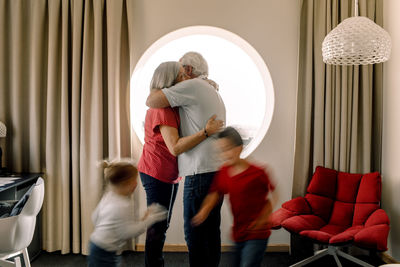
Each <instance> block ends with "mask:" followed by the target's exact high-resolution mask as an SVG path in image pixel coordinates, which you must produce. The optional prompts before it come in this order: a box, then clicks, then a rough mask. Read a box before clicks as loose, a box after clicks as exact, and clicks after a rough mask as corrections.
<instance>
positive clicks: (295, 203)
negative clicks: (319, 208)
mask: <svg viewBox="0 0 400 267" xmlns="http://www.w3.org/2000/svg"><path fill="white" fill-rule="evenodd" d="M282 208H284V209H287V210H289V211H292V212H294V213H295V214H296V215H300V214H311V208H310V205H308V202H307V200H306V199H305V198H304V197H296V198H294V199H292V200H289V201H286V202H285V203H283V204H282Z"/></svg>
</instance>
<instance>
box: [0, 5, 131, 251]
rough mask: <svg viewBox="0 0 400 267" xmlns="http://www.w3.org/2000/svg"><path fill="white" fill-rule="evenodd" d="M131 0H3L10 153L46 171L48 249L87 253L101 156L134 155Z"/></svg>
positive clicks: (3, 111) (0, 26)
mask: <svg viewBox="0 0 400 267" xmlns="http://www.w3.org/2000/svg"><path fill="white" fill-rule="evenodd" d="M128 2H130V1H128ZM128 2H127V0H108V1H106V0H86V1H84V0H35V1H31V0H0V34H1V37H2V38H1V39H0V57H1V58H0V70H1V73H0V120H1V121H3V122H4V123H5V124H6V126H7V133H8V135H7V139H6V149H5V152H6V153H5V158H6V159H7V160H6V162H7V168H8V169H10V170H12V171H15V172H43V174H44V175H43V176H44V178H45V185H46V187H45V190H46V191H45V192H46V193H45V201H44V205H43V231H42V232H43V248H44V249H45V250H47V251H56V250H61V252H62V253H69V252H74V253H83V254H87V245H88V242H89V236H90V234H91V232H92V230H93V226H92V222H91V213H92V211H93V209H94V208H95V206H96V205H97V203H98V201H99V199H100V197H101V195H102V193H103V190H104V182H103V173H102V171H101V170H100V169H99V168H98V166H97V163H98V162H99V161H100V160H101V159H103V158H110V159H114V158H120V157H131V156H132V153H131V151H132V149H131V147H132V142H131V131H130V124H129V112H128V111H129V82H130V74H131V71H132V70H133V66H132V63H131V62H132V60H131V59H132V58H133V57H132V55H131V52H130V51H131V50H132V44H131V43H130V42H131V41H132V37H131V36H129V35H130V34H131V33H132V29H130V28H129V27H131V26H132V25H131V22H129V21H128V20H129V16H128V8H127V7H128V6H130V7H132V3H128ZM129 12H132V11H131V10H129Z"/></svg>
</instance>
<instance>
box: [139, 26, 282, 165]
mask: <svg viewBox="0 0 400 267" xmlns="http://www.w3.org/2000/svg"><path fill="white" fill-rule="evenodd" d="M188 51H196V52H199V53H201V54H202V55H203V56H204V58H205V59H206V60H207V62H208V67H209V78H210V79H212V80H214V81H215V82H217V83H218V84H219V92H220V94H221V96H222V98H223V100H224V103H225V106H226V110H227V121H226V125H227V126H233V127H236V128H237V129H238V130H239V131H240V133H241V134H242V137H243V139H244V141H245V149H244V151H243V153H242V157H247V156H248V155H249V154H250V153H251V152H252V151H253V150H254V149H255V148H256V147H257V146H258V145H259V143H260V142H261V141H262V139H263V138H264V136H265V134H266V132H267V130H268V127H269V125H270V122H271V119H272V114H273V109H274V90H273V84H272V79H271V76H270V73H269V71H268V68H267V66H266V65H265V63H264V61H263V59H262V58H261V56H260V55H259V54H258V53H257V51H256V50H255V49H254V48H253V47H252V46H251V45H250V44H248V43H247V42H246V41H245V40H243V39H242V38H240V37H239V36H237V35H236V34H233V33H232V32H229V31H226V30H223V29H220V28H215V27H208V26H193V27H187V28H183V29H180V30H177V31H174V32H171V33H169V34H167V35H165V36H163V37H162V38H160V39H159V40H158V41H156V42H155V43H153V45H151V46H150V48H148V49H147V51H146V52H145V53H144V54H143V56H142V57H141V58H140V60H139V62H138V63H137V65H136V68H135V70H134V72H133V75H132V78H131V120H132V127H133V129H134V131H135V132H136V134H137V135H138V137H139V139H140V140H141V141H142V142H143V140H144V127H143V125H144V118H145V114H146V110H147V107H146V105H145V102H146V98H147V96H148V94H149V85H150V80H151V77H152V75H153V72H154V70H155V69H156V67H157V66H158V65H159V64H160V63H161V62H164V61H171V60H175V61H178V60H179V59H180V57H181V56H182V55H183V54H185V53H186V52H188Z"/></svg>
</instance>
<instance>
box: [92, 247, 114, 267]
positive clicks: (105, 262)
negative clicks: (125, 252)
mask: <svg viewBox="0 0 400 267" xmlns="http://www.w3.org/2000/svg"><path fill="white" fill-rule="evenodd" d="M87 259H88V266H89V267H119V266H121V255H117V253H116V252H109V251H107V250H104V249H102V248H100V247H98V246H96V244H94V243H92V242H90V243H89V256H88V258H87Z"/></svg>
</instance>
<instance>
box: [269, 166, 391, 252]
mask: <svg viewBox="0 0 400 267" xmlns="http://www.w3.org/2000/svg"><path fill="white" fill-rule="evenodd" d="M380 200H381V177H380V174H379V173H378V172H374V173H367V174H353V173H345V172H338V171H335V170H332V169H328V168H324V167H320V166H319V167H317V168H316V169H315V173H314V174H313V177H312V179H311V181H310V184H309V186H308V188H307V194H306V195H305V196H304V197H298V198H295V199H292V200H290V201H287V202H285V203H284V204H283V205H282V208H280V209H279V210H277V211H276V212H274V213H273V214H272V216H271V224H272V226H273V227H274V228H279V227H280V226H282V227H284V228H285V229H286V230H288V231H290V232H293V233H297V234H300V235H302V236H305V237H308V238H310V239H313V240H315V241H318V242H322V243H326V244H334V245H340V244H343V243H348V242H353V243H354V244H355V245H357V246H360V247H364V248H369V249H376V250H378V251H385V250H387V247H386V246H387V237H388V234H389V229H390V227H389V218H388V216H387V214H386V212H385V211H384V210H383V209H380Z"/></svg>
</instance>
